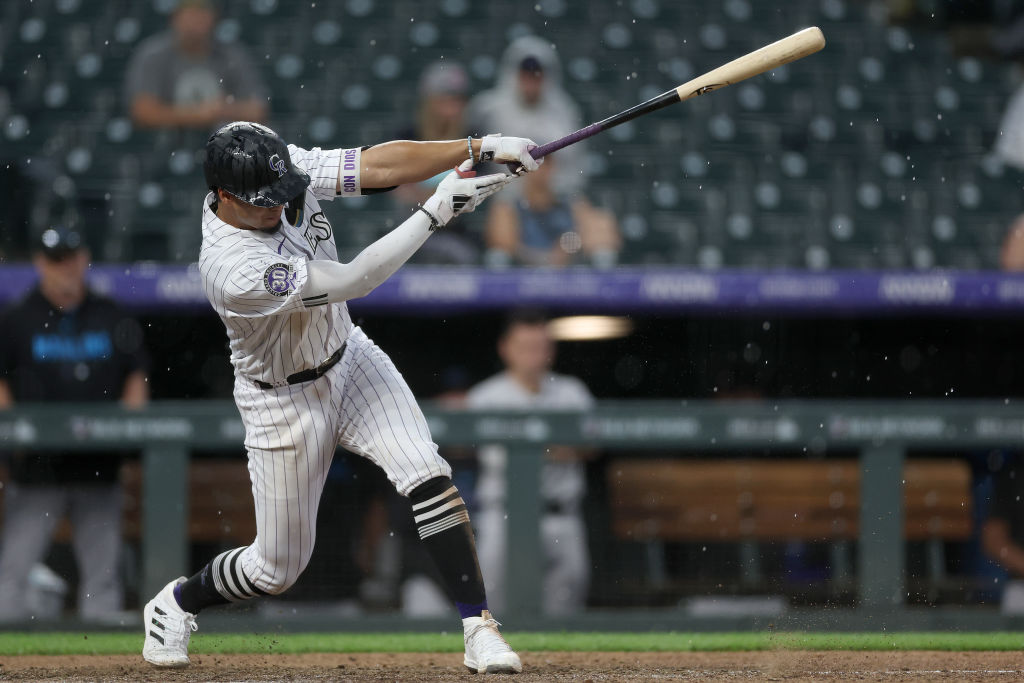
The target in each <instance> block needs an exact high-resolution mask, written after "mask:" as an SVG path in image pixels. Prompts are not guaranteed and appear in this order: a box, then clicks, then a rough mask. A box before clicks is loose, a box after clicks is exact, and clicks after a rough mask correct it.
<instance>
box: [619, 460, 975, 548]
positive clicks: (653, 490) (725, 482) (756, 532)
mask: <svg viewBox="0 0 1024 683" xmlns="http://www.w3.org/2000/svg"><path fill="white" fill-rule="evenodd" d="M903 476H904V481H905V484H904V489H903V497H904V500H903V506H904V507H903V510H904V520H905V524H904V529H905V532H906V537H907V539H908V540H927V539H932V538H940V539H943V540H965V539H967V538H969V537H970V535H971V473H970V470H969V468H968V467H967V464H966V463H965V462H963V461H962V460H956V459H942V460H931V459H930V460H918V459H914V460H908V461H907V462H906V466H905V467H904V470H903ZM608 483H609V489H610V493H611V501H610V503H611V511H612V520H613V530H614V532H615V535H616V536H617V537H618V538H620V539H631V540H647V539H660V540H665V541H740V540H757V541H768V540H785V539H800V540H809V541H813V540H818V541H830V540H855V539H856V538H857V534H858V531H859V528H860V519H859V515H860V469H859V466H858V463H857V461H856V460H838V461H836V460H829V461H807V460H714V461H712V460H667V459H660V460H649V459H623V460H616V461H613V462H612V463H610V465H609V468H608Z"/></svg>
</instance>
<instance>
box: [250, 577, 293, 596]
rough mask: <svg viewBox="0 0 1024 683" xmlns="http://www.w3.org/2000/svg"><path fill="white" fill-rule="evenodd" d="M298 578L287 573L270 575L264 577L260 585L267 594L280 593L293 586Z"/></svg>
mask: <svg viewBox="0 0 1024 683" xmlns="http://www.w3.org/2000/svg"><path fill="white" fill-rule="evenodd" d="M298 578H299V577H298V576H294V577H293V576H289V575H287V574H281V575H278V576H271V577H268V578H266V579H264V581H262V585H261V586H260V587H261V588H262V589H263V590H264V591H266V592H267V594H268V595H280V594H281V593H284V592H285V591H286V590H288V589H289V588H291V587H292V586H294V585H295V582H296V581H297V580H298Z"/></svg>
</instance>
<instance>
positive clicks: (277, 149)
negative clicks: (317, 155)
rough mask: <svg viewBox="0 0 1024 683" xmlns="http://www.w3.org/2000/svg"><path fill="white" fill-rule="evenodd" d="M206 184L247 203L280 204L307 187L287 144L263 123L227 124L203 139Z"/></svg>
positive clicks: (259, 204) (266, 205) (306, 178)
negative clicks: (204, 140)
mask: <svg viewBox="0 0 1024 683" xmlns="http://www.w3.org/2000/svg"><path fill="white" fill-rule="evenodd" d="M203 173H204V174H205V175H206V185H207V186H208V187H209V188H210V189H211V190H214V191H216V188H218V187H219V188H221V189H222V190H224V191H225V192H228V193H230V194H232V195H234V196H236V197H238V198H239V199H241V200H242V201H243V202H245V203H247V204H252V205H253V206H260V207H271V206H281V205H282V204H286V203H288V202H289V201H291V200H292V199H294V198H295V197H298V196H299V195H300V194H302V193H303V192H304V191H305V190H306V188H307V187H309V175H308V174H306V172H305V171H302V170H301V169H299V168H297V167H296V166H295V165H294V164H292V159H291V155H289V154H288V145H286V144H285V142H284V140H282V139H281V136H280V135H278V134H277V133H275V132H274V131H272V130H270V129H269V128H267V127H266V126H263V125H260V124H258V123H250V122H248V121H235V122H234V123H229V124H227V125H226V126H224V127H223V128H221V129H220V130H218V131H217V132H216V133H214V134H213V135H211V136H210V139H209V140H207V141H206V161H205V162H203Z"/></svg>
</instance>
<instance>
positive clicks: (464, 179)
mask: <svg viewBox="0 0 1024 683" xmlns="http://www.w3.org/2000/svg"><path fill="white" fill-rule="evenodd" d="M472 168H473V162H472V161H471V160H469V159H466V160H465V161H463V162H462V164H460V165H459V166H458V168H456V169H455V170H454V171H452V172H451V173H449V174H448V175H446V176H445V178H444V180H442V181H441V184H440V185H438V186H437V191H436V192H434V194H433V195H432V196H431V197H430V198H429V199H427V201H425V202H423V205H422V207H421V208H422V209H423V210H425V211H426V212H427V213H428V214H429V215H430V216H431V217H433V219H434V224H435V225H434V227H442V226H444V225H447V224H448V222H449V221H450V220H451V219H453V218H455V217H456V216H460V215H462V214H464V213H470V212H471V211H474V210H476V207H478V206H480V204H482V203H483V201H484V200H485V199H487V198H488V197H490V196H491V195H492V194H494V193H495V192H497V191H498V190H500V189H501V188H503V187H505V186H506V185H508V184H509V183H510V182H512V181H513V180H515V176H510V175H506V174H504V173H493V174H491V175H482V176H478V175H477V174H476V173H475V172H474V171H473V170H472ZM434 227H432V228H431V229H434Z"/></svg>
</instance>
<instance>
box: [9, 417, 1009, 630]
mask: <svg viewBox="0 0 1024 683" xmlns="http://www.w3.org/2000/svg"><path fill="white" fill-rule="evenodd" d="M424 412H425V413H426V415H427V419H428V422H429V424H430V429H431V433H432V435H433V436H434V439H435V441H437V442H438V443H439V444H441V445H461V446H478V445H480V444H483V443H503V444H505V445H506V446H507V448H508V451H509V466H508V479H509V490H510V491H514V492H515V495H514V496H510V498H509V500H508V520H509V529H508V536H509V543H510V544H511V545H512V546H513V547H515V548H516V549H517V552H516V553H510V563H511V567H510V568H511V569H512V571H510V572H509V586H508V590H509V603H510V605H511V606H512V608H511V609H510V610H509V614H508V618H509V619H510V620H515V621H516V623H519V624H524V625H525V624H533V625H534V627H537V628H540V627H542V626H543V624H544V623H547V621H546V620H545V619H544V618H543V617H539V616H538V615H539V614H540V613H541V610H540V595H539V591H538V589H537V587H538V586H540V585H541V581H540V577H541V572H542V567H541V566H540V558H541V557H543V553H541V552H540V547H539V539H538V534H537V529H538V528H539V519H540V500H539V495H538V488H539V487H538V486H537V484H538V481H539V477H540V469H541V463H542V459H543V454H544V450H545V446H546V445H547V444H565V445H583V446H588V447H591V448H608V449H614V450H617V451H619V452H628V453H631V454H632V455H633V457H642V454H643V453H644V451H651V450H658V451H665V450H672V451H675V452H691V453H692V452H699V453H704V454H707V455H708V456H712V455H713V456H714V457H716V458H717V457H719V454H727V453H737V452H752V451H753V450H756V451H757V452H758V453H762V452H770V451H777V452H789V453H792V452H794V451H796V452H799V451H801V450H805V452H807V453H808V454H809V460H814V459H816V458H818V457H820V456H821V455H823V454H825V453H826V452H857V453H859V456H858V458H857V461H856V463H857V464H856V469H857V471H858V472H859V476H860V494H859V499H860V507H859V512H858V513H857V514H856V515H854V514H853V512H852V510H853V509H854V508H853V507H850V508H849V510H850V513H849V515H850V516H848V517H847V532H846V533H849V534H856V535H857V539H858V544H859V546H858V547H859V561H858V570H857V572H856V582H857V596H858V602H857V604H858V606H859V608H860V609H859V610H856V611H859V612H861V613H863V614H864V615H865V618H873V617H871V616H870V615H887V616H886V617H885V618H886V619H888V620H890V621H889V622H888V623H896V622H894V621H891V620H894V619H895V620H899V621H898V623H901V624H905V625H906V624H911V623H913V624H916V625H917V626H918V627H919V628H924V627H927V626H929V625H931V626H932V627H934V625H935V624H938V623H947V622H946V621H945V620H950V619H952V620H956V623H968V621H965V619H967V620H969V619H971V618H973V617H971V616H970V615H969V614H965V613H964V611H963V610H962V609H961V610H956V611H955V612H948V611H946V612H943V611H941V610H940V611H934V610H931V611H929V612H928V613H927V614H925V613H915V614H911V613H910V612H909V611H908V610H907V608H906V606H905V602H906V601H905V598H906V593H905V589H904V583H905V577H904V543H905V540H906V538H905V536H904V531H905V529H906V524H905V521H904V520H905V515H904V512H905V506H906V508H907V509H908V510H909V511H910V513H911V515H913V514H914V510H913V508H910V500H909V499H905V497H904V486H903V472H904V464H905V461H906V459H905V454H906V451H907V450H908V449H911V448H913V449H914V450H916V451H927V452H930V453H931V452H933V453H941V452H943V451H945V452H949V451H957V452H961V453H962V452H965V451H969V450H978V449H986V448H1016V449H1020V448H1024V411H1021V410H1020V409H1019V407H1018V406H1017V405H1016V404H1015V403H1014V402H1011V401H960V400H956V401H954V400H945V401H837V402H830V401H798V400H787V401H735V400H733V401H678V400H676V401H630V402H600V403H598V405H597V406H596V407H595V408H594V409H593V410H591V411H589V412H587V413H578V412H552V413H507V412H505V413H503V412H480V413H474V412H453V411H448V410H445V409H443V408H441V407H440V406H435V405H430V404H425V405H424ZM242 438H243V429H242V424H241V421H240V420H239V417H238V413H237V410H236V409H235V407H234V406H233V405H231V404H230V403H229V402H223V401H187V402H185V401H182V402H178V401H154V402H152V403H151V404H150V405H149V406H148V407H147V408H146V409H144V410H141V411H134V412H131V413H127V412H124V411H123V410H122V409H121V408H120V407H119V406H116V405H109V406H108V405H98V404H82V405H53V404H46V405H44V404H33V405H30V404H21V405H19V406H17V407H16V408H15V409H12V410H9V411H6V412H3V413H0V448H2V449H8V450H12V449H26V448H40V449H46V448H60V449H61V450H64V451H68V450H90V451H97V450H99V451H103V450H106V449H122V450H123V449H141V450H142V455H141V458H140V466H141V470H140V472H141V486H142V492H143V493H142V494H141V497H140V501H141V505H142V515H141V528H140V533H141V561H142V587H141V590H142V592H143V593H144V594H149V593H154V592H155V591H156V590H158V589H159V588H160V587H161V586H162V585H163V582H164V581H166V577H167V576H168V575H174V574H178V573H184V572H185V571H186V567H187V557H188V555H187V552H188V538H189V521H188V520H189V516H190V511H191V509H192V507H191V505H192V504H191V502H190V500H189V498H190V496H189V486H190V483H189V476H191V475H190V474H189V467H188V465H189V460H190V458H189V453H190V452H191V451H193V450H208V451H213V450H237V449H238V448H239V446H240V444H241V442H242ZM238 472H239V476H243V475H244V467H243V466H242V465H241V463H239V468H238ZM247 512H248V511H247ZM852 520H856V524H852V523H850V522H851V521H852ZM737 528H739V527H737ZM627 612H628V611H627ZM627 612H618V611H617V612H616V613H615V616H614V617H610V621H607V623H608V624H609V625H613V626H614V625H622V624H624V623H627V622H629V619H634V620H635V621H634V623H637V624H651V623H652V622H651V618H652V617H651V614H650V613H649V612H637V613H636V614H632V615H631V614H629V613H627ZM853 612H855V611H850V612H848V613H847V614H848V616H843V614H842V613H839V612H831V613H830V614H829V617H828V618H829V619H830V620H832V623H835V622H836V620H837V619H855V615H854V614H853ZM979 618H985V619H987V618H989V617H979ZM665 619H667V620H668V621H667V622H666V623H676V622H675V620H676V619H678V617H672V616H666V617H665ZM586 620H589V621H588V623H591V624H594V625H596V624H598V623H604V622H601V621H600V615H597V614H594V615H589V616H587V617H586ZM624 620H625V621H624ZM333 623H334V622H332V624H333ZM848 623H851V624H852V623H859V624H862V623H864V622H854V621H848ZM335 625H336V624H335ZM677 626H678V624H677Z"/></svg>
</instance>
